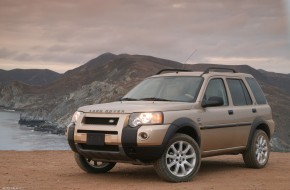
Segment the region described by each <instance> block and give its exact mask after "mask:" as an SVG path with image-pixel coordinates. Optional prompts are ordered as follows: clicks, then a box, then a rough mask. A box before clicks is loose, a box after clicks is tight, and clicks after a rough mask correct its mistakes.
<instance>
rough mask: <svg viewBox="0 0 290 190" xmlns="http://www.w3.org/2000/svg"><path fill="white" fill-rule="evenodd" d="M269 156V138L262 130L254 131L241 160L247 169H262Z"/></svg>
mask: <svg viewBox="0 0 290 190" xmlns="http://www.w3.org/2000/svg"><path fill="white" fill-rule="evenodd" d="M269 156H270V148H269V138H268V135H267V134H266V133H265V132H264V131H262V130H256V131H255V133H254V136H253V138H252V140H251V143H250V146H249V147H248V149H247V150H246V152H245V153H244V154H243V159H244V162H245V164H246V166H247V167H249V168H263V167H265V166H266V164H267V163H268V160H269Z"/></svg>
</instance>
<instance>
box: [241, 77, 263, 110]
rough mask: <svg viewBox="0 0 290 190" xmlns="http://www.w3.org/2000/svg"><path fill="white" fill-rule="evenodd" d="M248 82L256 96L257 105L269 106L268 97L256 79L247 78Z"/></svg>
mask: <svg viewBox="0 0 290 190" xmlns="http://www.w3.org/2000/svg"><path fill="white" fill-rule="evenodd" d="M246 80H247V82H248V84H249V86H250V88H251V90H252V92H253V94H254V96H255V99H256V101H257V104H267V100H266V97H265V95H264V93H263V91H262V89H261V87H260V85H259V84H258V82H257V81H256V79H254V78H246Z"/></svg>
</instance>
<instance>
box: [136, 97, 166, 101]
mask: <svg viewBox="0 0 290 190" xmlns="http://www.w3.org/2000/svg"><path fill="white" fill-rule="evenodd" d="M139 100H143V101H171V100H167V99H164V98H155V97H150V98H141V99H139Z"/></svg>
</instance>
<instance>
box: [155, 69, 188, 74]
mask: <svg viewBox="0 0 290 190" xmlns="http://www.w3.org/2000/svg"><path fill="white" fill-rule="evenodd" d="M167 71H169V72H176V73H178V72H192V71H191V70H185V69H162V70H160V71H159V72H158V73H156V75H159V74H161V73H163V72H167Z"/></svg>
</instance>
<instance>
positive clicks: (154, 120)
mask: <svg viewBox="0 0 290 190" xmlns="http://www.w3.org/2000/svg"><path fill="white" fill-rule="evenodd" d="M162 123H163V114H162V112H152V113H132V114H131V115H130V119H129V125H130V126H131V127H137V126H140V125H148V124H153V125H156V124H162Z"/></svg>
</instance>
